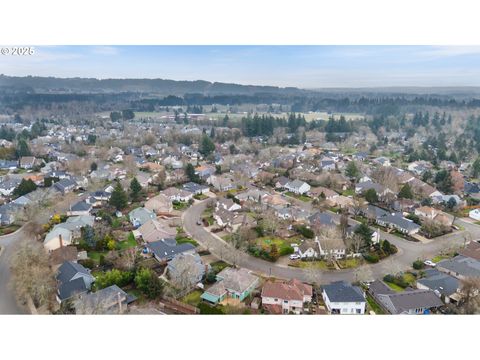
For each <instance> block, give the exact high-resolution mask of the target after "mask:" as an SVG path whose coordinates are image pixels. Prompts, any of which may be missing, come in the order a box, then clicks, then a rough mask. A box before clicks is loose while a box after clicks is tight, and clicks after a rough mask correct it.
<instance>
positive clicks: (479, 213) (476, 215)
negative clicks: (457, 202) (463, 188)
mask: <svg viewBox="0 0 480 360" xmlns="http://www.w3.org/2000/svg"><path fill="white" fill-rule="evenodd" d="M468 216H469V217H471V218H472V219H474V220H477V221H480V209H473V210H470V212H469V213H468Z"/></svg>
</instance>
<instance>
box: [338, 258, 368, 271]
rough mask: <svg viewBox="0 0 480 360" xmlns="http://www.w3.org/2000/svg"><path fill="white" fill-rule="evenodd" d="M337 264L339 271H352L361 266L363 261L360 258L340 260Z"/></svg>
mask: <svg viewBox="0 0 480 360" xmlns="http://www.w3.org/2000/svg"><path fill="white" fill-rule="evenodd" d="M337 263H338V266H339V267H340V268H341V269H352V268H356V267H359V266H360V265H362V264H363V259H362V258H349V259H341V260H338V261H337Z"/></svg>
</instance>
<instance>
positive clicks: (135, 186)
mask: <svg viewBox="0 0 480 360" xmlns="http://www.w3.org/2000/svg"><path fill="white" fill-rule="evenodd" d="M141 192H142V186H141V185H140V183H139V182H138V180H137V178H136V177H134V178H133V179H132V181H131V182H130V196H131V197H132V200H133V201H137V200H138V199H139V198H140V193H141Z"/></svg>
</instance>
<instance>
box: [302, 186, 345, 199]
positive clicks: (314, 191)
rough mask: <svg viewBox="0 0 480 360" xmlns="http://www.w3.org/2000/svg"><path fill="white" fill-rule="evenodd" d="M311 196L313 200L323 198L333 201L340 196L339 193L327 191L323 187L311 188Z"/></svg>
mask: <svg viewBox="0 0 480 360" xmlns="http://www.w3.org/2000/svg"><path fill="white" fill-rule="evenodd" d="M309 195H310V196H311V197H313V198H318V197H321V198H323V199H326V200H333V199H335V198H337V197H339V196H340V195H338V193H337V192H335V191H333V190H330V189H327V188H326V187H323V186H317V187H314V188H311V189H310V192H309Z"/></svg>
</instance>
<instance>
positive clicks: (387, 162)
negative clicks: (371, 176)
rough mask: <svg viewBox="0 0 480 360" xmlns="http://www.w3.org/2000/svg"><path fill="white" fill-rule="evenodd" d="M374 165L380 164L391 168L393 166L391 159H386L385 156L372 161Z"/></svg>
mask: <svg viewBox="0 0 480 360" xmlns="http://www.w3.org/2000/svg"><path fill="white" fill-rule="evenodd" d="M372 162H373V163H374V164H378V165H381V166H391V165H392V164H391V163H390V159H389V158H386V157H384V156H380V157H378V158H375V159H373V160H372Z"/></svg>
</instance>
